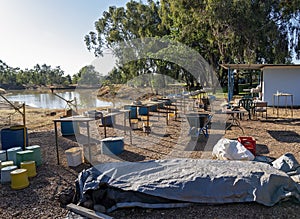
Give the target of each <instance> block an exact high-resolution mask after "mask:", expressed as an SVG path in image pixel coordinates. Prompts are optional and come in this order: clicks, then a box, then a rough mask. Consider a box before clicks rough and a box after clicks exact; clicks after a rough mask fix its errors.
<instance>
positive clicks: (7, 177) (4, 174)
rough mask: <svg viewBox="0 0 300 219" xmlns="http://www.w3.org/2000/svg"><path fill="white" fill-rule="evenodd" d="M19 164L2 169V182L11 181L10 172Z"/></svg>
mask: <svg viewBox="0 0 300 219" xmlns="http://www.w3.org/2000/svg"><path fill="white" fill-rule="evenodd" d="M17 168H18V167H17V166H7V167H3V168H2V169H1V183H2V184H4V183H9V182H10V173H11V172H12V171H14V170H16V169H17Z"/></svg>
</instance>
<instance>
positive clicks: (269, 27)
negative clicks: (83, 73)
mask: <svg viewBox="0 0 300 219" xmlns="http://www.w3.org/2000/svg"><path fill="white" fill-rule="evenodd" d="M299 9H300V2H299V0H294V1H287V0H267V1H262V0H251V1H249V0H230V1H219V0H197V1H190V0H160V2H156V3H155V2H153V1H148V4H142V3H141V2H135V1H130V2H128V3H127V4H126V8H123V7H120V8H116V7H110V8H109V10H108V11H107V12H104V13H103V16H102V18H100V19H99V20H98V21H97V22H96V23H95V28H96V32H90V33H89V34H88V35H87V36H86V37H85V42H86V45H87V48H88V49H89V50H91V51H94V53H95V55H96V56H98V55H101V54H103V51H104V50H105V48H111V49H113V51H114V52H115V53H116V56H117V57H119V56H118V55H120V54H119V53H120V48H119V47H118V46H119V45H120V42H122V43H124V45H126V46H128V47H135V46H136V45H135V44H134V43H133V42H134V40H135V39H137V38H142V39H144V38H145V37H162V38H165V39H170V40H174V41H178V42H180V43H183V44H185V45H187V46H188V47H191V48H193V49H195V50H196V51H197V52H199V53H200V54H201V55H202V56H203V57H204V59H205V60H207V61H208V62H209V63H210V64H211V66H212V67H213V68H214V69H215V70H216V71H217V73H218V76H219V80H220V82H221V84H223V82H225V81H226V77H227V74H226V72H224V71H223V69H220V67H219V64H222V63H272V64H276V63H290V62H291V61H292V55H293V54H296V55H297V56H298V57H299V56H300V51H299V45H300V44H299V43H300V40H299V30H300V24H299V19H300V15H299ZM149 46H151V45H149ZM163 50H164V48H162V49H161V51H160V52H161V53H162V52H163ZM136 51H138V52H137V53H139V50H136ZM181 55H182V56H183V57H184V56H185V55H184V53H182V54H181ZM121 63H122V60H121ZM134 64H135V67H134V68H133V67H132V66H127V67H126V66H125V65H124V66H122V73H123V74H122V75H123V76H124V77H126V78H127V79H128V78H129V79H130V78H132V77H134V76H136V75H139V74H144V73H147V72H149V71H152V72H154V69H155V70H159V71H162V72H164V71H165V72H168V73H170V74H173V75H174V76H175V77H177V78H184V80H186V81H187V83H191V84H193V80H195V79H193V78H192V77H190V76H189V72H188V71H186V69H182V68H181V69H180V68H178V66H175V65H174V64H173V63H168V62H166V61H163V60H159V59H155V56H153V58H152V59H150V60H149V59H148V60H139V62H135V63H134ZM129 65H132V63H130V64H129ZM169 70H171V71H169ZM171 72H172V73H171ZM158 73H160V72H158ZM125 75H126V76H125ZM197 80H198V79H197ZM199 80H200V81H201V83H205V81H206V80H209V79H208V78H205V77H202V78H200V79H199Z"/></svg>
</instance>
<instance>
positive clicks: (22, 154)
mask: <svg viewBox="0 0 300 219" xmlns="http://www.w3.org/2000/svg"><path fill="white" fill-rule="evenodd" d="M33 155H34V154H33V151H31V150H25V151H18V152H17V154H16V157H17V163H16V164H17V166H18V167H19V166H20V164H21V162H23V161H31V160H34V156H33Z"/></svg>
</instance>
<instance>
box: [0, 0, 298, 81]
mask: <svg viewBox="0 0 300 219" xmlns="http://www.w3.org/2000/svg"><path fill="white" fill-rule="evenodd" d="M128 1H129V0H0V60H2V61H4V62H5V63H6V64H7V65H9V66H11V67H20V68H21V69H25V68H28V69H31V68H33V67H34V66H35V65H36V64H40V65H43V64H47V65H51V67H52V68H55V67H56V66H60V67H61V69H62V70H64V72H65V74H66V75H67V74H70V75H73V74H75V73H78V71H79V70H80V69H81V68H82V67H84V66H85V65H89V64H92V63H94V62H95V59H96V58H95V57H94V55H93V53H92V52H88V50H87V49H86V46H85V43H84V36H85V35H86V34H88V33H89V32H90V31H95V28H94V23H95V21H96V20H98V18H101V17H102V13H103V11H107V9H108V7H109V6H113V5H115V6H118V7H120V6H125V4H126V2H128ZM108 56H109V55H106V57H104V58H103V61H102V58H100V59H97V62H98V63H100V67H99V66H98V69H104V70H103V72H101V73H103V74H105V73H107V72H108V71H110V70H111V69H112V68H113V66H114V60H113V58H112V57H108ZM110 61H111V62H110ZM298 63H299V61H298Z"/></svg>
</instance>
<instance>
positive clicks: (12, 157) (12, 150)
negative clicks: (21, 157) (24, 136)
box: [6, 147, 22, 163]
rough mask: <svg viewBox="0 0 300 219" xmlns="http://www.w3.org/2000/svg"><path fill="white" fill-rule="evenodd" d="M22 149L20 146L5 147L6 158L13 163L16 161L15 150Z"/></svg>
mask: <svg viewBox="0 0 300 219" xmlns="http://www.w3.org/2000/svg"><path fill="white" fill-rule="evenodd" d="M19 151H22V148H21V147H13V148H10V149H7V151H6V153H7V160H12V161H13V162H14V163H17V152H19Z"/></svg>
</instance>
